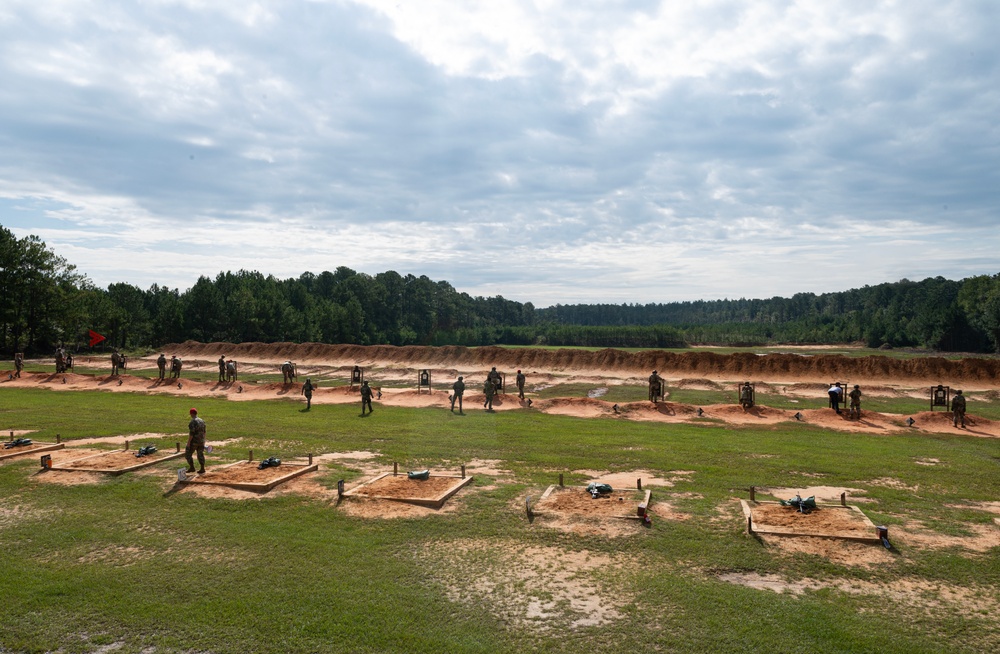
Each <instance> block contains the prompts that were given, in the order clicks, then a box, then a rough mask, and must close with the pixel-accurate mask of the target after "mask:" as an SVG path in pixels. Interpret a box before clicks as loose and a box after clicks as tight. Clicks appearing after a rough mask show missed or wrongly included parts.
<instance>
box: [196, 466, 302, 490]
mask: <svg viewBox="0 0 1000 654" xmlns="http://www.w3.org/2000/svg"><path fill="white" fill-rule="evenodd" d="M248 463H255V462H254V461H244V460H240V461H235V462H233V463H230V464H227V465H224V466H221V468H222V470H226V469H228V468H232V467H234V466H239V465H245V464H248ZM277 467H278V468H294V470H292V471H291V472H289V473H288V474H285V475H282V476H280V477H278V478H276V479H272V480H271V481H269V482H267V483H266V484H254V483H250V482H225V481H214V480H211V479H202V478H201V477H188V478H187V479H184V480H183V481H178V483H181V484H204V485H206V486H225V487H227V488H235V489H237V490H246V491H257V492H264V493H266V492H267V491H269V490H271V489H272V488H274V487H275V486H278V485H280V484H283V483H285V482H286V481H288V480H289V479H294V478H295V477H299V476H301V475H304V474H307V473H310V472H316V471H317V470H319V464H318V463H313V464H308V463H285V462H284V461H282V462H281V465H280V466H277ZM217 468H218V466H217Z"/></svg>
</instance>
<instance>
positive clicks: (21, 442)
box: [3, 438, 31, 450]
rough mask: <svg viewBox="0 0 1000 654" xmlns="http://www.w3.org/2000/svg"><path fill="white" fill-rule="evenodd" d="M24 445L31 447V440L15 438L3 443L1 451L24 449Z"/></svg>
mask: <svg viewBox="0 0 1000 654" xmlns="http://www.w3.org/2000/svg"><path fill="white" fill-rule="evenodd" d="M25 445H31V439H30V438H15V439H14V440H12V441H8V442H6V443H4V444H3V449H5V450H11V449H14V448H15V447H24V446H25Z"/></svg>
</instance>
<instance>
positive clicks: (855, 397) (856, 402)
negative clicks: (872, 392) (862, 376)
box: [847, 385, 861, 420]
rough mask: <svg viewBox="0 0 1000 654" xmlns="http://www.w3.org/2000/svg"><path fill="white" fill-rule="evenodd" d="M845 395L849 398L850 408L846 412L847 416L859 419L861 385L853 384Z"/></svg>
mask: <svg viewBox="0 0 1000 654" xmlns="http://www.w3.org/2000/svg"><path fill="white" fill-rule="evenodd" d="M847 397H849V398H851V410H850V411H849V412H848V413H847V417H848V418H857V419H858V420H861V387H860V386H858V385H855V386H854V390H853V391H851V392H850V393H848V394H847Z"/></svg>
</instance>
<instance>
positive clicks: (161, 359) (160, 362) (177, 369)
mask: <svg viewBox="0 0 1000 654" xmlns="http://www.w3.org/2000/svg"><path fill="white" fill-rule="evenodd" d="M183 365H184V364H183V362H182V361H181V360H180V358H179V357H175V356H171V357H170V378H171V379H180V376H181V367H183ZM156 368H157V369H158V370H159V372H160V379H163V377H164V375H165V374H166V372H167V356H166V355H165V354H163V352H160V356H158V357H157V358H156Z"/></svg>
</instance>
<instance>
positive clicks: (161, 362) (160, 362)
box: [156, 352, 167, 380]
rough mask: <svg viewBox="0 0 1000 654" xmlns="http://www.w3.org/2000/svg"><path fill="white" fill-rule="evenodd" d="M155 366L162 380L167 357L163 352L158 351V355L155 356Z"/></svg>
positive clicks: (165, 369)
mask: <svg viewBox="0 0 1000 654" xmlns="http://www.w3.org/2000/svg"><path fill="white" fill-rule="evenodd" d="M156 367H157V368H158V369H159V371H160V379H161V380H162V379H163V376H164V375H165V374H166V372H167V357H166V355H164V354H163V352H160V356H158V357H157V358H156Z"/></svg>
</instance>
